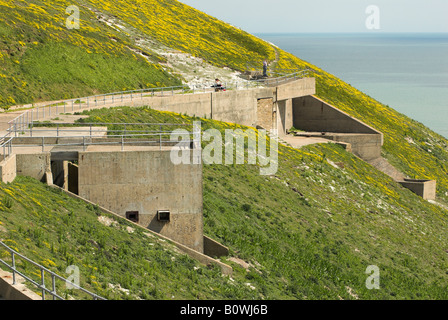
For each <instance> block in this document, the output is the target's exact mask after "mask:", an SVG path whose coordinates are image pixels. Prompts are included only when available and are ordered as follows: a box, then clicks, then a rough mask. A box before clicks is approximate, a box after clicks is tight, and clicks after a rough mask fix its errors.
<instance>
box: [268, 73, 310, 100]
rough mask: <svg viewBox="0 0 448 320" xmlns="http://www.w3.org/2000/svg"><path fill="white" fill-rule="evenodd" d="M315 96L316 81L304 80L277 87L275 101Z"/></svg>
mask: <svg viewBox="0 0 448 320" xmlns="http://www.w3.org/2000/svg"><path fill="white" fill-rule="evenodd" d="M313 94H316V79H315V78H304V79H299V80H296V81H292V82H288V83H286V84H283V85H279V86H277V94H276V95H277V99H276V100H277V101H282V100H289V99H292V98H296V97H304V96H310V95H313Z"/></svg>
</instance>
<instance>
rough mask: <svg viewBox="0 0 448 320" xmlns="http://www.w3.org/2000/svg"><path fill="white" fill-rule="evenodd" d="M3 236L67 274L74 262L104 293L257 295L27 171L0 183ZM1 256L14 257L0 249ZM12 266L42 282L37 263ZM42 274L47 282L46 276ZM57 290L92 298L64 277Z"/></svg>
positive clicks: (89, 285) (117, 296)
mask: <svg viewBox="0 0 448 320" xmlns="http://www.w3.org/2000/svg"><path fill="white" fill-rule="evenodd" d="M100 221H102V222H100ZM0 239H2V240H3V241H4V243H5V244H6V245H8V246H10V247H12V248H13V249H15V250H16V251H18V252H19V253H21V254H23V255H25V256H26V257H28V258H30V259H32V260H33V261H35V262H37V263H40V264H42V265H43V266H45V267H47V268H48V269H50V270H52V271H54V272H56V273H57V274H59V275H61V276H63V277H69V275H71V273H66V268H67V267H68V266H72V265H74V266H77V267H78V268H79V271H80V283H81V286H82V287H84V288H86V289H87V290H89V291H91V292H94V293H96V294H98V295H100V296H102V297H105V298H107V299H114V300H126V299H131V300H139V299H164V300H170V299H176V300H178V299H228V298H237V299H244V298H254V297H256V295H254V293H253V292H252V290H250V289H249V288H248V287H247V285H245V284H244V282H242V281H235V282H233V283H232V284H230V283H229V282H230V280H229V278H228V277H223V276H222V274H221V271H220V269H219V267H210V268H209V267H205V266H203V265H200V264H198V263H197V262H196V261H195V260H193V259H190V258H189V257H188V256H186V255H184V254H181V253H180V252H179V251H178V250H177V249H176V247H175V246H174V245H171V244H170V243H168V242H167V241H165V240H161V239H159V240H158V239H157V238H155V237H154V236H151V235H150V234H148V233H147V232H145V229H142V228H136V227H135V226H134V225H132V224H130V223H128V222H127V221H126V220H125V219H116V218H114V216H110V215H107V214H104V213H101V211H99V210H98V209H97V208H95V207H94V206H92V205H89V204H86V203H84V202H82V201H80V200H77V199H73V198H70V197H69V196H67V195H65V194H64V193H62V191H60V190H57V189H53V188H51V187H48V186H46V185H44V184H42V183H40V182H38V181H37V180H34V179H31V178H27V177H17V179H16V180H15V181H14V182H13V183H11V184H7V185H6V184H3V183H2V184H1V185H0ZM0 257H1V258H2V259H6V260H8V259H9V260H8V261H9V263H11V261H10V255H8V254H7V253H6V251H4V249H3V248H0ZM16 265H17V266H18V267H19V269H20V270H22V271H25V272H26V274H27V275H28V276H31V277H32V278H33V279H34V280H35V281H36V282H39V283H40V281H41V278H40V276H41V275H40V271H39V269H37V268H36V267H33V266H32V265H30V264H29V263H24V262H23V260H21V259H19V258H17V260H16ZM2 268H3V267H2ZM46 280H47V282H46V286H47V287H48V288H51V277H50V276H49V275H46ZM32 288H33V287H32V286H30V289H32ZM57 292H58V293H59V294H61V295H62V296H63V297H64V298H66V299H71V298H75V299H91V298H90V297H88V296H86V295H85V294H82V293H81V292H80V291H79V290H67V289H66V287H65V284H64V283H62V282H61V281H59V282H58V287H57ZM47 296H48V295H47ZM50 298H51V296H50Z"/></svg>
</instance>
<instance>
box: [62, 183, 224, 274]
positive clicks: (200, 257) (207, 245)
mask: <svg viewBox="0 0 448 320" xmlns="http://www.w3.org/2000/svg"><path fill="white" fill-rule="evenodd" d="M54 187H55V188H59V187H58V186H54ZM61 190H62V191H64V192H66V193H67V194H68V195H69V196H71V197H73V198H76V199H79V200H82V201H85V202H86V203H89V204H92V205H97V204H96V203H94V202H91V201H89V200H87V199H84V198H82V197H80V196H78V195H76V194H74V193H71V192H69V191H67V190H64V189H61ZM98 208H99V210H101V211H102V212H103V213H107V214H111V215H114V216H117V217H119V218H123V217H122V216H120V215H118V214H117V213H115V212H112V211H110V210H108V209H106V208H104V207H102V206H98ZM130 223H134V224H135V226H136V227H137V228H138V227H141V228H143V226H141V225H140V224H138V223H136V222H134V221H130ZM147 230H148V232H149V234H151V235H153V236H156V237H158V238H161V239H164V240H168V241H170V242H171V243H172V244H174V245H175V246H176V247H177V248H178V249H180V250H181V251H183V252H185V253H186V254H188V255H189V256H190V257H192V258H193V259H196V260H197V261H199V262H200V263H203V264H205V265H210V264H215V265H217V266H218V267H220V268H221V272H222V273H223V274H225V275H231V274H232V272H233V269H232V267H231V266H229V265H227V264H225V263H222V262H221V261H219V260H215V259H213V258H212V257H213V256H217V257H219V256H221V255H223V254H225V255H227V254H228V248H226V247H224V246H222V245H221V244H219V243H217V242H216V241H214V240H212V239H210V238H208V237H206V236H204V253H201V252H198V251H196V250H194V249H191V248H190V247H187V246H185V245H184V244H182V243H180V242H177V241H174V240H173V239H170V238H168V237H165V236H163V235H161V234H160V233H157V232H155V231H152V230H150V229H147Z"/></svg>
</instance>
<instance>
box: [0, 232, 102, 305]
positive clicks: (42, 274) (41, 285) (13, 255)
mask: <svg viewBox="0 0 448 320" xmlns="http://www.w3.org/2000/svg"><path fill="white" fill-rule="evenodd" d="M0 246H1V247H3V248H4V249H5V250H6V251H7V252H8V253H9V254H10V257H11V264H9V263H8V262H6V261H4V260H3V259H0V264H3V265H4V266H6V267H7V268H8V269H9V270H11V272H12V282H13V283H12V284H13V285H15V284H16V283H17V275H19V276H21V277H23V278H24V279H25V280H27V281H29V282H30V283H32V284H33V285H34V286H36V287H37V288H38V289H39V290H40V291H41V293H42V300H45V295H46V293H48V294H49V295H51V296H53V300H56V299H60V300H65V299H64V298H63V297H62V296H61V295H60V294H58V293H57V292H56V280H59V281H63V282H64V283H66V284H68V285H70V286H71V287H72V288H75V289H77V290H80V291H82V292H84V293H86V294H87V295H88V296H90V297H92V298H93V299H94V300H106V299H105V298H103V297H100V296H99V295H97V294H95V293H92V292H90V291H88V290H86V289H84V288H82V287H80V286H79V285H77V284H76V283H73V282H71V281H69V280H67V279H65V278H63V277H61V276H59V275H57V274H56V273H54V272H53V271H50V270H48V269H47V268H45V267H44V266H41V265H40V264H38V263H36V262H34V261H32V260H30V259H28V258H27V257H25V256H23V255H21V254H20V253H18V252H17V251H15V250H14V249H12V248H10V247H8V246H7V245H6V244H4V243H3V242H1V241H0ZM17 258H19V259H21V260H22V261H24V262H26V263H29V264H31V265H33V266H35V267H37V268H38V269H39V271H40V282H38V281H37V280H34V279H32V278H31V277H30V276H28V275H26V274H24V273H23V272H21V271H19V270H18V269H17V267H16V262H17ZM45 275H48V276H50V277H51V288H47V287H46V285H45V279H46V278H45Z"/></svg>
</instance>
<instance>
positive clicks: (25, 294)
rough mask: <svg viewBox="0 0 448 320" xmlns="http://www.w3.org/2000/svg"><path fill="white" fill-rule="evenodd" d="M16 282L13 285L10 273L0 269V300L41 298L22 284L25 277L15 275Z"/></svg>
mask: <svg viewBox="0 0 448 320" xmlns="http://www.w3.org/2000/svg"><path fill="white" fill-rule="evenodd" d="M16 281H17V283H16V284H15V285H13V277H12V273H10V272H7V271H3V270H0V300H2V299H4V300H42V297H41V296H39V295H38V294H36V293H34V292H33V291H31V290H30V289H28V288H27V287H26V285H25V284H24V282H25V279H23V278H22V277H21V276H19V275H16Z"/></svg>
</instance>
